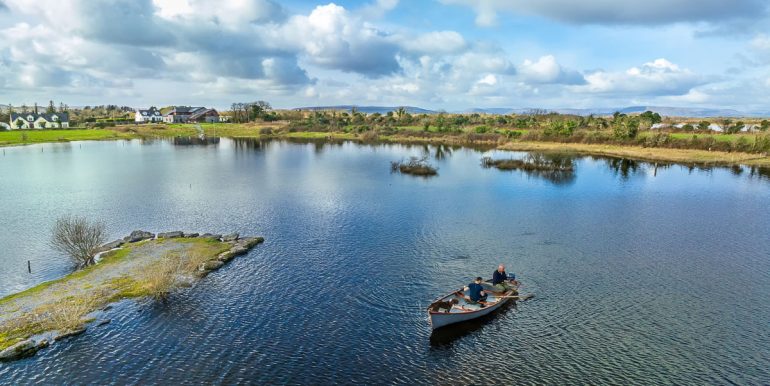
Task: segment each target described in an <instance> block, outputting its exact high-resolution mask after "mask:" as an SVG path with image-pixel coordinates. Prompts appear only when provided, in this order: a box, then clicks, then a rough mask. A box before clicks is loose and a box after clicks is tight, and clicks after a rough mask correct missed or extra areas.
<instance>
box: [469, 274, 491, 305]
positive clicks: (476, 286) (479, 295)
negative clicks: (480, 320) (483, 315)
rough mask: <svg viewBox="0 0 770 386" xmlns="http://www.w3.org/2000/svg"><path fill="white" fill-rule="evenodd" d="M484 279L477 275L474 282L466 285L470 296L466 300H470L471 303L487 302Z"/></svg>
mask: <svg viewBox="0 0 770 386" xmlns="http://www.w3.org/2000/svg"><path fill="white" fill-rule="evenodd" d="M482 281H483V279H482V278H480V277H477V278H476V280H474V281H473V283H471V284H468V286H467V287H465V289H466V290H467V291H468V298H469V299H466V300H470V302H471V303H479V304H482V305H484V304H486V300H487V293H486V292H484V287H483V286H482V285H481V282H482Z"/></svg>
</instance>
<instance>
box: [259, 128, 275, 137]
mask: <svg viewBox="0 0 770 386" xmlns="http://www.w3.org/2000/svg"><path fill="white" fill-rule="evenodd" d="M259 134H260V135H271V134H273V128H272V127H263V128H261V129H259Z"/></svg>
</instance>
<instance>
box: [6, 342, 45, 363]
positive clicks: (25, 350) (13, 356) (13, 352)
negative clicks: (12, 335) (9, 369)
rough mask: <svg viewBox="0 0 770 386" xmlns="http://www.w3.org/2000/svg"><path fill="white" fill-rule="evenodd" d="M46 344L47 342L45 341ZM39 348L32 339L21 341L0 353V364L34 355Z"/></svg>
mask: <svg viewBox="0 0 770 386" xmlns="http://www.w3.org/2000/svg"><path fill="white" fill-rule="evenodd" d="M46 342H47V341H46ZM40 348H41V347H38V345H37V344H36V343H35V341H34V340H32V339H27V340H23V341H21V342H19V343H16V344H14V345H13V346H11V347H8V348H6V349H5V350H2V351H0V362H6V361H14V360H17V359H22V358H27V357H31V356H33V355H35V353H36V352H37V350H40Z"/></svg>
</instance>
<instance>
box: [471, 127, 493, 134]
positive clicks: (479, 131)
mask: <svg viewBox="0 0 770 386" xmlns="http://www.w3.org/2000/svg"><path fill="white" fill-rule="evenodd" d="M473 130H474V131H475V132H476V133H477V134H485V133H487V132H489V127H488V126H476V128H475V129H473Z"/></svg>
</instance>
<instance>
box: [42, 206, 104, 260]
mask: <svg viewBox="0 0 770 386" xmlns="http://www.w3.org/2000/svg"><path fill="white" fill-rule="evenodd" d="M52 233H53V235H52V237H51V246H52V247H53V248H54V249H56V250H58V251H59V252H62V253H65V254H67V255H68V256H69V257H70V258H72V259H73V260H74V261H75V262H76V263H77V264H78V266H80V267H85V266H89V265H91V264H93V263H94V255H95V254H96V251H97V250H98V248H99V246H101V245H102V244H104V243H105V242H106V241H107V232H106V230H105V226H104V224H102V223H99V222H90V221H88V219H86V218H85V217H78V216H62V217H59V218H58V219H57V220H56V223H55V224H54V226H53V230H52Z"/></svg>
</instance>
